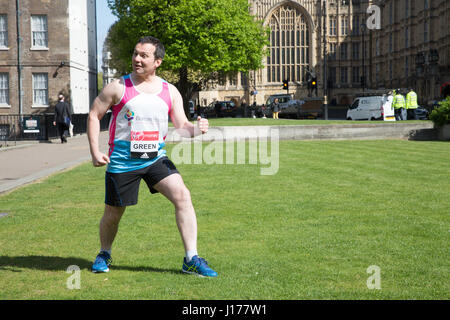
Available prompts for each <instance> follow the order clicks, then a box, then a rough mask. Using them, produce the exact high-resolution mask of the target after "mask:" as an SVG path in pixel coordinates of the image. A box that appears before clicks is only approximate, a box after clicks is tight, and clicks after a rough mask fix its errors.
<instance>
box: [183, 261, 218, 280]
mask: <svg viewBox="0 0 450 320" xmlns="http://www.w3.org/2000/svg"><path fill="white" fill-rule="evenodd" d="M182 271H183V272H184V273H190V274H196V275H198V276H200V277H217V272H215V271H214V270H213V269H211V268H210V267H209V266H208V262H207V261H206V260H205V259H203V258H200V257H199V256H193V257H192V260H191V261H190V262H189V263H187V262H186V258H184V260H183V268H182Z"/></svg>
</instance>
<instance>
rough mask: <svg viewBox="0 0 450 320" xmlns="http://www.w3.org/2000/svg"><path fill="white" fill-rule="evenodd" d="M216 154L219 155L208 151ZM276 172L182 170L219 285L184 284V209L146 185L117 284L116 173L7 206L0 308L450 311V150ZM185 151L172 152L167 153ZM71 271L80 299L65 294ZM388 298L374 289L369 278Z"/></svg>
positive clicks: (69, 177) (359, 150)
mask: <svg viewBox="0 0 450 320" xmlns="http://www.w3.org/2000/svg"><path fill="white" fill-rule="evenodd" d="M206 146H207V145H206ZM279 147H280V165H279V170H278V173H277V174H275V175H266V176H263V175H260V169H261V167H263V166H264V165H254V164H245V165H237V164H228V165H206V164H204V165H189V164H180V165H178V169H179V170H180V171H181V173H182V174H183V177H184V180H185V182H186V184H187V186H188V187H189V188H190V190H191V193H192V198H193V202H194V206H195V208H196V212H197V217H198V224H199V239H198V240H199V253H200V254H201V255H202V256H204V257H205V258H206V259H207V260H208V261H209V263H210V265H211V266H212V267H213V268H214V269H215V270H217V271H218V272H219V277H218V278H216V279H204V278H198V277H195V276H191V275H184V274H182V273H181V272H180V269H181V263H182V257H183V255H184V252H183V247H182V243H181V240H180V236H179V234H178V230H177V227H176V224H175V218H174V214H173V207H172V205H171V204H170V203H169V202H168V201H167V200H166V199H164V198H163V197H162V196H161V195H159V194H158V195H149V194H148V192H147V189H146V186H145V183H143V184H142V185H141V190H140V199H139V204H138V205H137V206H134V207H130V208H128V209H127V212H126V213H125V215H124V217H123V219H122V221H121V224H120V228H119V233H118V236H117V238H116V241H115V243H114V246H113V259H114V262H113V265H112V267H111V272H110V273H107V274H92V273H91V272H90V271H89V269H90V267H91V264H92V261H93V260H94V258H95V256H96V254H97V252H98V249H99V240H98V224H99V220H100V218H101V215H102V212H103V203H102V202H103V198H104V169H100V168H93V167H92V165H91V164H90V163H86V164H83V165H81V166H79V167H77V168H75V169H73V170H71V171H67V172H64V173H61V174H57V175H53V176H51V177H50V178H48V179H46V180H43V181H41V182H39V183H34V184H32V185H29V186H26V187H23V188H20V189H18V190H16V191H14V192H11V193H9V194H5V195H2V196H0V212H6V213H8V216H6V217H3V218H0V299H275V300H278V299H449V298H450V294H449V293H450V287H449V278H448V274H449V271H450V270H449V264H448V262H449V261H448V257H449V235H450V227H449V226H450V219H449V212H450V202H449V194H450V168H449V166H448V163H449V159H450V144H449V143H447V142H416V141H404V140H388V141H386V140H380V141H281V142H280V145H279ZM172 148H173V145H169V146H168V154H169V155H170V152H171V150H172ZM71 265H77V266H79V267H80V269H81V282H80V284H81V288H80V289H79V290H69V289H68V288H67V286H66V282H67V279H68V278H69V276H71V274H68V273H66V270H67V268H68V267H69V266H71ZM373 265H375V266H378V267H379V268H380V280H381V289H379V290H377V289H372V290H371V289H369V288H368V287H367V279H368V278H369V277H370V276H371V275H372V274H368V273H367V271H366V270H367V268H368V267H369V266H373Z"/></svg>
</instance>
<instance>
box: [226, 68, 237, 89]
mask: <svg viewBox="0 0 450 320" xmlns="http://www.w3.org/2000/svg"><path fill="white" fill-rule="evenodd" d="M237 80H238V74H237V72H232V73H231V74H229V75H228V83H229V84H230V86H232V87H236V86H237Z"/></svg>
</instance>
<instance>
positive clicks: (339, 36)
mask: <svg viewBox="0 0 450 320" xmlns="http://www.w3.org/2000/svg"><path fill="white" fill-rule="evenodd" d="M249 3H250V5H251V14H253V15H254V16H256V17H257V19H259V20H262V21H263V22H264V25H265V26H269V27H270V30H271V31H270V39H269V42H270V46H269V48H268V52H269V55H268V56H267V57H266V58H265V59H264V61H263V64H264V67H263V68H262V69H260V70H254V71H250V72H249V73H248V74H237V73H236V74H227V75H223V76H222V77H221V78H220V79H219V80H218V81H216V82H215V83H211V84H210V86H209V87H208V88H207V89H206V90H204V91H202V92H199V95H198V98H197V103H198V104H200V105H202V106H205V105H208V104H209V103H211V102H212V101H215V100H235V101H236V102H237V103H238V104H240V103H243V102H245V103H249V104H251V103H253V102H256V103H257V104H263V103H265V102H266V99H267V97H268V96H269V95H271V94H276V93H285V92H286V91H284V90H282V81H283V80H287V79H288V80H289V89H290V90H289V92H290V93H292V94H293V95H294V96H295V97H296V98H301V97H305V96H307V95H308V89H307V77H308V74H309V73H313V74H315V76H316V77H317V80H318V96H323V95H324V90H326V92H327V96H328V102H329V103H331V104H342V105H346V104H349V103H350V102H351V100H352V99H353V97H354V96H356V95H357V94H361V93H362V92H367V91H366V90H375V89H391V88H407V87H413V88H414V89H415V90H416V92H417V93H418V95H419V102H420V103H421V104H426V103H428V101H430V100H432V99H436V98H439V95H440V92H439V88H440V85H441V84H442V83H444V82H446V81H449V80H450V25H449V24H450V1H448V0H379V1H375V0H327V1H323V0H290V1H288V0H249ZM369 7H370V10H369V11H368V9H369ZM255 92H257V94H252V93H255Z"/></svg>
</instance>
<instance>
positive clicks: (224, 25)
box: [108, 0, 268, 116]
mask: <svg viewBox="0 0 450 320" xmlns="http://www.w3.org/2000/svg"><path fill="white" fill-rule="evenodd" d="M108 5H109V7H110V8H111V9H112V11H113V14H114V15H116V16H117V17H118V18H119V20H118V21H117V22H116V24H115V25H114V26H113V27H112V28H111V30H110V34H109V37H108V41H109V42H110V48H111V53H112V56H113V57H114V61H113V62H112V63H113V64H114V67H115V68H116V69H117V70H120V71H127V72H130V71H131V54H132V52H133V49H134V45H135V44H136V42H137V41H138V40H139V38H141V37H142V36H146V35H151V36H154V37H157V38H159V39H160V40H161V41H162V43H163V44H164V46H165V48H166V56H165V58H164V62H163V64H162V65H161V67H160V68H161V70H162V71H164V70H165V71H166V72H167V71H171V72H172V73H174V75H172V76H174V79H176V80H177V82H175V84H176V86H177V87H178V90H179V91H180V93H181V95H182V96H183V100H184V109H185V112H186V114H187V115H188V116H189V107H188V103H189V99H190V98H191V96H192V93H193V92H194V91H195V90H198V89H200V88H201V87H202V84H204V83H205V81H206V80H208V79H209V78H210V77H211V75H212V74H215V73H217V72H223V73H227V72H238V71H242V72H248V71H249V70H257V69H260V68H261V67H262V61H263V58H264V55H265V50H264V47H265V46H266V45H267V44H268V33H267V30H266V29H265V28H264V27H263V24H262V22H261V21H257V20H256V19H255V17H253V16H251V15H250V12H249V4H248V1H247V0H108ZM116 62H117V63H118V64H121V65H122V66H121V67H120V66H117V65H116ZM119 62H120V63H119ZM124 66H126V67H124ZM125 69H126V70H125ZM168 80H169V79H168ZM169 81H170V80H169Z"/></svg>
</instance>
